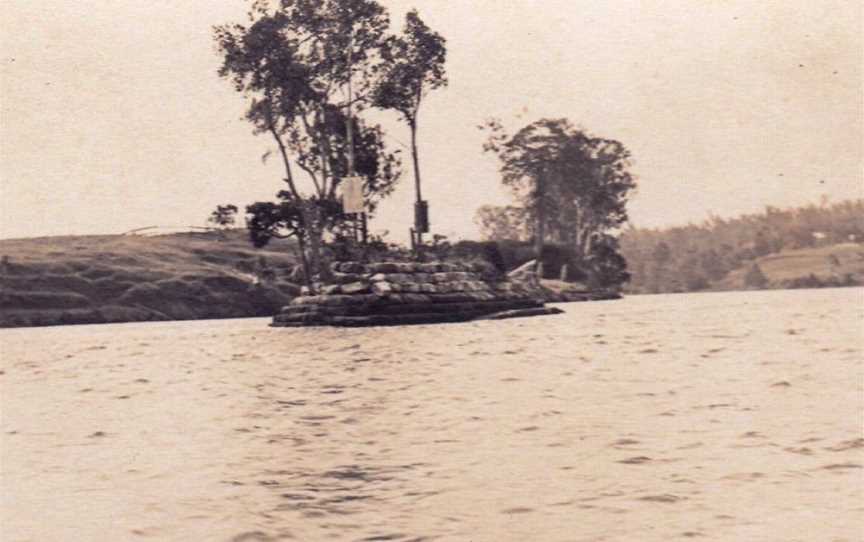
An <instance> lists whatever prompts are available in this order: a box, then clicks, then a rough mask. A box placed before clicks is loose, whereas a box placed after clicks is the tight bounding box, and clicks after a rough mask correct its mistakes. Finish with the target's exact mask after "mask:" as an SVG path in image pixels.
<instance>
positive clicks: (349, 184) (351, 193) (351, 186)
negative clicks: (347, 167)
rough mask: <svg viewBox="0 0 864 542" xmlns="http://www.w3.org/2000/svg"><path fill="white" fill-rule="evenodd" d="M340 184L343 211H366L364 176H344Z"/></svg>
mask: <svg viewBox="0 0 864 542" xmlns="http://www.w3.org/2000/svg"><path fill="white" fill-rule="evenodd" d="M340 186H341V187H342V209H343V212H345V213H348V214H350V213H362V212H364V211H365V207H364V205H363V177H344V178H343V179H342V183H341V185H340Z"/></svg>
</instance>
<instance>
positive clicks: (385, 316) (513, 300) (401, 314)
mask: <svg viewBox="0 0 864 542" xmlns="http://www.w3.org/2000/svg"><path fill="white" fill-rule="evenodd" d="M331 270H332V273H331V275H332V277H333V278H332V282H331V283H330V284H315V285H314V291H311V290H310V289H308V288H306V289H304V291H303V292H302V293H303V295H301V296H300V297H298V298H296V299H294V300H293V301H292V302H291V304H290V305H288V306H286V307H283V308H282V310H281V311H280V312H279V314H277V315H276V316H274V317H273V326H277V327H302V326H320V325H330V326H386V325H407V324H431V323H441V322H466V321H469V320H476V319H501V318H515V317H522V316H540V315H548V314H558V313H561V312H563V311H561V310H560V309H557V308H553V307H546V306H545V305H544V302H543V300H542V298H541V297H540V296H539V295H538V292H537V291H536V289H535V287H534V284H533V283H532V282H531V281H513V280H508V279H507V278H506V277H501V276H500V275H499V274H498V273H497V272H496V271H495V270H494V268H493V267H492V266H491V265H488V264H485V263H470V264H468V263H442V262H428V263H414V262H380V263H369V264H363V263H358V262H341V263H340V262H336V263H333V264H331Z"/></svg>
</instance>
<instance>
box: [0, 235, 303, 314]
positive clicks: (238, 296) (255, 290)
mask: <svg viewBox="0 0 864 542" xmlns="http://www.w3.org/2000/svg"><path fill="white" fill-rule="evenodd" d="M0 257H3V258H4V261H5V263H4V264H0V326H2V327H8V326H26V325H57V324H67V323H95V322H130V321H146V320H165V319H195V318H227V317H243V316H267V315H271V314H274V313H275V312H276V311H278V309H279V307H281V306H282V305H285V304H287V303H288V302H289V301H290V299H291V298H292V297H293V296H295V295H297V294H298V293H299V286H297V285H295V284H291V283H289V282H287V281H285V280H283V279H279V280H277V281H276V282H274V283H272V284H262V285H258V284H255V282H256V271H257V270H259V269H260V268H261V266H262V265H263V266H266V267H267V268H268V269H270V270H272V271H273V272H274V274H275V276H277V277H284V276H286V275H287V274H288V272H289V271H290V270H291V269H292V268H293V266H294V265H295V263H296V262H295V257H294V251H293V247H292V245H291V244H289V243H288V242H285V241H277V242H274V243H273V244H272V245H270V246H268V247H267V248H265V249H256V248H254V247H253V246H252V245H251V244H250V243H249V241H248V239H247V237H246V235H245V233H244V232H239V231H233V232H226V233H224V234H218V233H203V234H202V233H186V234H172V235H163V236H156V237H143V236H135V235H126V236H124V235H111V236H106V235H102V236H77V237H43V238H34V239H10V240H0Z"/></svg>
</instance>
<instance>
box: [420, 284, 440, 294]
mask: <svg viewBox="0 0 864 542" xmlns="http://www.w3.org/2000/svg"><path fill="white" fill-rule="evenodd" d="M420 291H421V292H423V293H424V294H436V293H438V290H437V288H435V285H434V284H430V283H428V282H424V283H422V284H420Z"/></svg>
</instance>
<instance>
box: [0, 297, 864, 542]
mask: <svg viewBox="0 0 864 542" xmlns="http://www.w3.org/2000/svg"><path fill="white" fill-rule="evenodd" d="M562 308H564V309H565V310H566V311H567V313H566V314H564V315H559V316H545V317H538V318H528V319H518V320H509V321H495V322H489V321H487V322H476V323H467V324H451V325H437V326H416V327H402V328H367V329H328V328H318V329H272V328H268V327H267V323H268V322H267V320H264V319H252V320H227V321H226V320H223V321H198V322H181V323H176V322H172V323H155V324H153V323H151V324H121V325H102V326H79V327H66V328H39V329H17V330H3V331H0V344H2V362H3V375H2V377H0V381H2V435H0V436H2V499H3V511H2V514H3V517H2V521H3V523H2V536H0V539H2V540H4V541H5V542H13V541H16V542H17V541H24V540H32V541H38V542H42V541H71V540H74V541H102V540H147V539H151V540H193V541H197V540H208V541H209V540H217V541H218V540H225V541H236V542H240V541H246V542H253V541H270V540H303V541H316V540H367V541H371V540H393V541H399V542H407V541H411V540H414V541H417V540H454V541H474V542H477V541H510V540H512V541H523V540H532V541H535V540H536V541H565V540H566V541H594V540H598V541H599V540H610V541H613V540H614V541H618V540H622V541H666V540H675V539H697V540H748V541H750V540H759V541H761V540H765V541H768V540H771V541H774V540H783V541H792V540H801V541H813V540H819V541H823V540H826V541H828V540H848V541H857V540H861V539H862V536H864V523H862V518H864V491H862V488H864V477H862V465H864V457H862V453H864V439H862V413H864V395H862V382H864V370H862V357H864V356H862V342H864V341H862V339H864V337H862V308H864V291H862V290H861V289H842V290H814V291H775V292H759V293H723V294H696V295H670V296H644V297H630V298H627V299H624V300H621V301H612V302H597V303H582V304H568V305H562Z"/></svg>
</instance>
